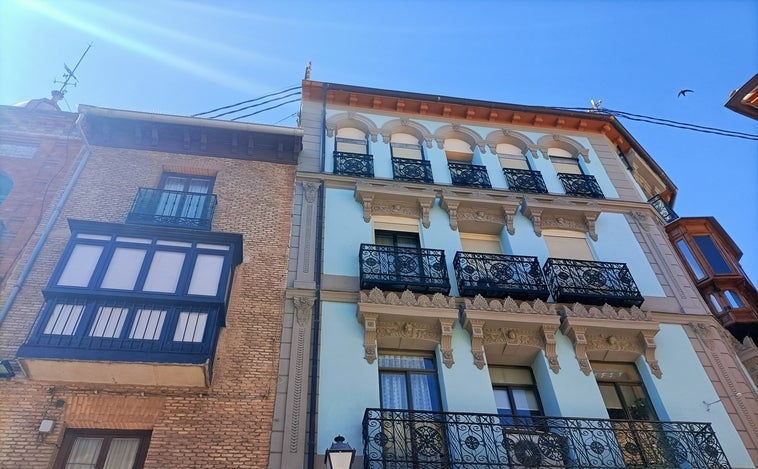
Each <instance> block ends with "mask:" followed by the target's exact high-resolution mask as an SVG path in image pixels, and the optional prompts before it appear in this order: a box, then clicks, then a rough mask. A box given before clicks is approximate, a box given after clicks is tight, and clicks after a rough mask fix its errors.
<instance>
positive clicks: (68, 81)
mask: <svg viewBox="0 0 758 469" xmlns="http://www.w3.org/2000/svg"><path fill="white" fill-rule="evenodd" d="M91 47H92V43H91V42H90V43H89V44H87V49H86V50H85V51H84V53H83V54H82V56H81V57H79V61H78V62H76V65H74V68H73V69H71V68H69V67H68V65H66V62H63V68H65V69H66V73H64V74H63V81H60V80H53V83H60V84H61V88H60V89H59V90H58V93H60V95H61V96H63V95H65V94H66V87H68V86H69V85H70V86H74V87H76V85H77V84H79V79H78V78H76V75H74V72H76V69H77V68H79V64H81V63H82V60H83V59H84V56H85V55H87V52H89V50H90V48H91ZM72 80H73V81H72Z"/></svg>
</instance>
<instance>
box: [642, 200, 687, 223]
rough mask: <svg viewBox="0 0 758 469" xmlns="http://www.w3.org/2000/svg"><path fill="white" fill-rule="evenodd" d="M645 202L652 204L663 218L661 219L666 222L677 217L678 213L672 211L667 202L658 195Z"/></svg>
mask: <svg viewBox="0 0 758 469" xmlns="http://www.w3.org/2000/svg"><path fill="white" fill-rule="evenodd" d="M647 202H648V203H649V204H650V205H652V206H653V208H655V210H656V211H657V212H658V214H659V215H660V216H661V218H663V221H665V222H666V223H671V222H672V221H674V220H676V219H678V218H679V215H677V214H676V212H674V210H673V209H672V208H671V207H670V206H669V204H667V203H666V201H665V200H663V198H662V197H661V196H660V195H656V196H655V197H653V198H652V199H650V200H648V201H647Z"/></svg>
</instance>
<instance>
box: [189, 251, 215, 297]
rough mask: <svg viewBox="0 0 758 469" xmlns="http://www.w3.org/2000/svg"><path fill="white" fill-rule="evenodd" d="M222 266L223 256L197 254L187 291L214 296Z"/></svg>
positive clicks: (191, 293)
mask: <svg viewBox="0 0 758 469" xmlns="http://www.w3.org/2000/svg"><path fill="white" fill-rule="evenodd" d="M223 267H224V256H213V255H210V254H198V255H197V259H196V260H195V268H194V270H193V271H192V279H191V280H190V286H189V291H188V292H187V293H189V294H190V295H208V296H216V293H218V284H219V281H220V280H221V272H222V270H223Z"/></svg>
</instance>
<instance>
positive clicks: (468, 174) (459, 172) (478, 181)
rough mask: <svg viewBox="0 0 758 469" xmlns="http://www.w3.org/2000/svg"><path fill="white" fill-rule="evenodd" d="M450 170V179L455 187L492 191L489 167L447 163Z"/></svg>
mask: <svg viewBox="0 0 758 469" xmlns="http://www.w3.org/2000/svg"><path fill="white" fill-rule="evenodd" d="M447 165H448V167H449V168H450V177H451V180H452V181H453V185H456V186H464V187H480V188H482V189H490V188H491V187H492V184H490V177H489V176H488V175H487V167H486V166H479V165H475V164H470V163H455V162H453V161H449V162H448V163H447Z"/></svg>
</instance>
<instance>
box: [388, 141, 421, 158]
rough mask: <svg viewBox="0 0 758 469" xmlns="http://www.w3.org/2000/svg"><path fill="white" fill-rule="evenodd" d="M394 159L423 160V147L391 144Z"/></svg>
mask: <svg viewBox="0 0 758 469" xmlns="http://www.w3.org/2000/svg"><path fill="white" fill-rule="evenodd" d="M390 147H391V148H392V157H393V158H409V159H413V160H420V159H422V156H423V154H422V153H421V145H418V144H408V143H390Z"/></svg>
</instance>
